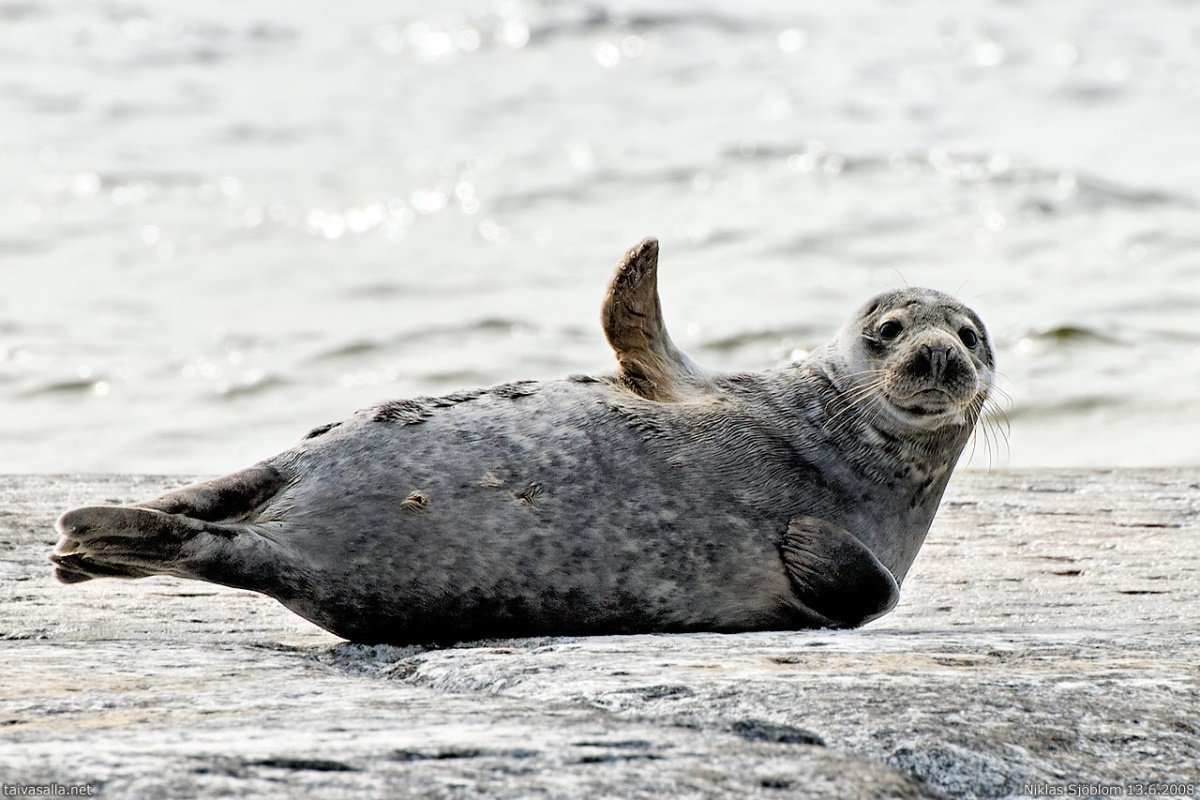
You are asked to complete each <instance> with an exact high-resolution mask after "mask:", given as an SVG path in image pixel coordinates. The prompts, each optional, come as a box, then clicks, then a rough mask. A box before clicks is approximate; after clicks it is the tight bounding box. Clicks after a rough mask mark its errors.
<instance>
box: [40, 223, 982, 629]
mask: <svg viewBox="0 0 1200 800" xmlns="http://www.w3.org/2000/svg"><path fill="white" fill-rule="evenodd" d="M657 262H658V243H657V242H656V241H655V240H653V239H647V240H645V241H643V242H642V243H641V244H639V245H638V246H636V247H634V248H633V249H632V250H630V251H629V252H628V253H627V254H626V255H625V257H624V259H623V260H622V261H621V262H620V264H619V265H618V267H617V270H616V274H615V275H614V277H613V279H612V282H611V284H610V286H609V289H608V293H607V296H606V298H605V302H604V307H603V312H602V322H603V327H604V332H605V334H606V336H607V338H608V341H609V343H610V344H611V345H612V347H613V350H614V351H615V353H616V357H617V361H618V363H619V370H618V371H617V372H616V373H614V374H609V375H603V376H599V377H593V376H584V375H576V376H571V377H568V378H565V379H563V380H556V381H548V382H534V381H518V382H516V383H509V384H505V385H502V386H494V387H491V388H488V389H473V390H469V391H461V392H455V393H453V394H449V395H446V396H443V397H423V398H416V399H409V400H398V401H392V402H385V403H382V404H380V405H377V406H374V407H371V408H367V409H364V410H362V411H359V412H357V413H355V414H354V415H353V416H351V417H350V418H349V419H346V420H344V421H342V422H337V423H332V424H329V425H324V426H322V427H320V428H317V429H315V430H313V431H312V432H311V433H309V434H308V436H307V437H305V438H304V440H303V441H301V442H300V443H299V444H298V445H297V446H296V447H294V448H292V449H290V450H288V451H286V452H284V453H281V454H279V455H277V456H275V457H273V458H269V459H267V460H265V461H263V462H261V463H259V464H257V465H255V466H253V467H250V468H249V469H245V470H242V471H240V472H235V473H233V474H231V475H228V476H225V477H222V478H217V479H215V480H211V481H208V482H205V483H199V484H196V485H193V486H190V487H187V488H184V489H181V490H179V491H176V492H172V493H170V494H167V495H164V496H162V497H159V498H156V499H152V500H148V501H146V502H141V503H136V504H134V505H130V506H120V507H112V506H97V507H88V508H80V509H76V510H73V511H69V512H67V513H66V514H64V515H63V516H62V517H61V518H60V519H59V521H58V525H57V527H58V531H59V533H60V534H61V539H60V541H59V543H58V546H57V547H56V549H55V552H54V553H53V555H51V560H52V561H53V562H54V564H55V574H56V577H57V578H58V579H59V580H61V581H63V582H66V583H75V582H79V581H84V580H88V579H91V578H98V577H123V578H139V577H144V576H148V575H173V576H176V577H180V578H191V579H196V580H203V581H211V582H214V583H219V584H224V585H227V586H234V587H239V588H242V589H249V590H253V591H256V592H261V593H263V594H266V595H269V596H271V597H274V598H275V599H277V600H279V601H280V602H281V603H283V604H284V605H285V606H287V607H288V608H289V609H291V610H292V611H294V612H295V613H297V614H299V615H300V616H302V617H304V618H306V619H308V620H311V621H312V622H314V623H316V624H317V625H319V626H321V627H322V628H325V629H326V630H328V631H330V632H332V633H334V634H336V635H338V636H340V637H343V638H346V639H350V640H353V641H359V642H372V643H378V642H387V643H393V644H402V643H421V642H434V643H436V642H449V641H457V640H463V639H471V638H483V637H500V636H525V635H543V634H579V635H583V634H619V633H636V632H656V631H657V632H684V631H723V632H733V631H750V630H766V629H799V628H806V627H854V626H858V625H861V624H863V623H865V622H867V621H869V620H872V619H874V618H876V617H878V616H880V615H882V614H884V613H886V612H887V611H889V610H890V609H891V608H892V607H893V606H894V605H895V603H896V601H897V599H898V596H899V586H900V584H901V583H902V582H903V580H904V576H905V574H906V573H907V572H908V570H909V567H910V566H911V564H912V562H913V559H914V558H915V557H916V554H917V551H918V549H919V548H920V546H921V544H922V542H923V541H924V539H925V536H926V533H927V532H928V530H929V526H930V524H931V522H932V520H933V517H934V513H935V512H936V511H937V508H938V504H939V503H940V501H941V497H942V493H943V490H944V489H945V487H946V483H947V481H948V480H949V478H950V474H951V471H952V470H953V468H954V465H955V463H956V461H957V460H958V458H959V456H960V454H961V452H962V450H963V448H964V445H965V443H966V442H967V440H968V437H969V435H970V433H971V430H972V428H973V427H974V425H975V423H976V422H977V420H978V418H979V416H980V414H981V411H982V408H983V405H984V402H985V400H986V399H987V397H988V392H989V390H990V389H991V386H992V375H993V361H994V355H993V351H992V347H991V345H990V343H989V340H988V334H987V331H986V330H985V328H984V326H983V323H982V322H981V321H980V319H979V317H978V316H977V315H976V314H975V313H974V312H973V311H971V310H970V309H969V308H967V307H966V306H964V305H963V304H962V303H960V302H958V301H957V300H955V299H954V298H952V297H950V296H948V295H946V294H942V293H941V292H937V291H934V290H930V289H903V290H898V291H891V292H887V293H884V294H881V295H879V296H877V297H875V298H873V299H871V300H870V301H868V302H867V303H866V304H865V305H863V306H862V307H861V308H860V309H859V310H858V311H857V313H855V314H854V316H853V318H852V319H851V320H850V322H849V324H848V325H847V326H846V327H845V328H844V329H843V330H842V331H841V332H840V333H839V334H838V335H837V336H836V337H835V338H834V339H833V340H832V341H830V342H829V343H828V344H826V345H824V346H822V347H820V348H819V349H817V350H815V351H814V352H813V353H812V354H811V355H810V356H809V357H808V358H806V359H804V360H802V361H800V362H798V363H794V364H790V365H788V366H785V367H782V368H779V369H775V370H771V371H767V372H762V373H734V374H721V373H716V372H710V371H706V370H704V369H702V368H700V367H699V366H697V365H696V364H695V363H694V362H693V361H692V360H691V359H690V358H688V357H687V356H686V355H685V354H684V353H682V352H681V351H680V350H679V349H678V348H677V347H676V346H675V344H674V343H673V342H672V341H671V337H670V336H669V335H668V333H667V330H666V327H665V325H664V323H663V315H662V308H661V305H660V302H659V297H658V288H657V275H656V273H657Z"/></svg>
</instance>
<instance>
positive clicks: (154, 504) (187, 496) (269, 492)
mask: <svg viewBox="0 0 1200 800" xmlns="http://www.w3.org/2000/svg"><path fill="white" fill-rule="evenodd" d="M283 486H284V479H283V476H282V475H280V474H279V472H278V471H277V470H275V469H274V468H273V467H268V466H264V465H259V466H257V467H250V468H249V469H244V470H241V471H240V472H234V473H231V474H229V475H223V476H221V477H220V478H213V479H212V480H210V481H204V482H202V483H195V484H192V485H191V486H185V487H184V488H182V489H180V490H178V491H175V492H169V493H167V494H164V495H163V496H162V497H156V498H154V499H153V500H147V501H146V502H144V503H135V504H134V505H135V506H137V507H138V508H150V509H154V510H155V511H163V512H166V513H167V514H182V515H184V516H186V517H191V518H192V519H201V520H205V521H207V522H242V521H244V520H247V519H249V518H250V517H251V516H252V515H253V514H254V512H255V511H257V510H258V509H259V508H260V507H261V506H262V505H263V504H265V503H266V502H267V501H268V500H270V499H271V498H272V497H274V496H275V495H276V494H277V493H278V492H279V490H280V489H282V488H283Z"/></svg>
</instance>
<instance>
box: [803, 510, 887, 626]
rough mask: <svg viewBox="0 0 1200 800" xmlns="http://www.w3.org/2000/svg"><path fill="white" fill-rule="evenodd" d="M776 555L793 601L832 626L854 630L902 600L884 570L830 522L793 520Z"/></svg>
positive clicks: (844, 531)
mask: <svg viewBox="0 0 1200 800" xmlns="http://www.w3.org/2000/svg"><path fill="white" fill-rule="evenodd" d="M779 552H780V556H781V557H782V558H783V565H784V567H785V568H786V569H787V573H788V577H789V578H791V580H792V590H793V591H794V592H795V594H796V597H797V598H798V599H799V600H800V602H802V603H803V604H804V605H805V607H806V608H809V609H811V610H812V611H814V612H816V613H817V614H819V615H821V616H822V617H824V618H825V619H827V620H829V624H830V627H834V628H856V627H858V626H859V625H862V624H864V623H866V622H870V621H871V620H873V619H875V618H876V617H880V616H882V615H884V614H886V613H887V612H888V611H891V610H892V607H893V606H895V605H896V601H897V600H899V599H900V587H899V586H897V585H896V579H895V578H893V577H892V573H891V572H889V571H888V569H887V567H885V566H883V564H881V563H879V559H877V558H875V556H874V555H873V554H872V553H871V551H870V550H868V549H867V548H866V546H865V545H863V543H862V542H860V541H859V540H858V539H856V538H854V535H853V534H851V533H850V532H849V531H847V530H846V529H845V528H841V527H838V526H837V525H834V524H833V523H831V522H826V521H824V520H821V519H817V518H815V517H796V518H794V519H793V520H792V521H791V522H789V523H788V529H787V533H785V534H784V535H783V543H782V544H781V545H780V548H779Z"/></svg>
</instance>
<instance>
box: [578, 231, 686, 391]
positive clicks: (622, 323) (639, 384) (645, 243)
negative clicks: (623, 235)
mask: <svg viewBox="0 0 1200 800" xmlns="http://www.w3.org/2000/svg"><path fill="white" fill-rule="evenodd" d="M601 321H602V322H603V323H604V335H605V337H606V338H607V339H608V343H609V344H610V345H612V349H613V350H614V351H615V352H616V355H617V362H618V363H619V364H620V365H621V374H620V377H621V381H622V383H624V384H625V385H626V386H627V387H629V388H630V389H632V390H633V391H634V392H636V393H638V394H640V395H641V396H642V397H645V398H647V399H649V400H661V401H672V400H678V399H680V398H681V396H683V395H686V394H687V393H688V389H689V388H690V387H693V386H694V385H695V384H697V383H698V382H700V381H701V380H702V376H703V372H702V371H701V370H700V368H699V367H697V366H696V364H695V363H694V362H693V361H692V360H691V359H690V358H688V357H687V356H686V355H684V353H683V352H682V351H681V350H679V348H677V347H676V346H675V344H674V342H672V341H671V337H670V335H668V334H667V327H666V325H665V324H664V323H663V315H662V305H661V304H660V303H659V299H658V240H657V239H653V238H647V239H643V240H642V241H641V243H640V244H638V245H637V246H636V247H634V248H633V249H632V250H630V251H629V252H627V253H626V254H625V257H624V258H623V259H621V263H620V264H618V265H617V271H616V273H615V274H614V275H613V279H612V282H611V283H610V284H609V287H608V296H607V297H606V298H605V300H604V308H603V310H602V311H601Z"/></svg>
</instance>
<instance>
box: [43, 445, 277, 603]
mask: <svg viewBox="0 0 1200 800" xmlns="http://www.w3.org/2000/svg"><path fill="white" fill-rule="evenodd" d="M284 483H285V481H284V479H283V477H282V476H281V475H280V474H279V473H278V472H277V471H276V470H274V469H272V468H271V467H266V466H258V467H251V468H250V469H245V470H242V471H240V472H235V473H233V474H231V475H226V476H224V477H221V478H215V479H213V480H211V481H205V482H203V483H197V484H194V485H192V486H188V487H185V488H183V489H180V490H179V491H176V492H170V493H169V494H165V495H163V496H161V497H158V498H155V499H153V500H148V501H146V502H144V503H137V504H135V505H133V506H94V507H88V508H77V509H75V510H74V511H68V512H67V513H66V514H63V515H62V516H61V517H60V518H59V520H58V525H57V527H58V531H59V533H60V534H61V535H62V538H61V539H60V540H59V543H58V546H57V547H56V548H55V550H54V554H53V555H51V556H50V560H51V561H53V562H54V564H55V571H54V574H55V577H56V578H58V579H59V580H60V581H62V582H63V583H79V582H81V581H86V580H89V579H91V578H110V577H111V578H144V577H147V576H149V575H174V576H176V577H180V578H196V579H199V580H206V581H212V582H213V583H221V584H225V585H227V586H237V587H239V588H243V589H259V588H261V587H262V586H263V585H264V582H265V581H269V580H270V579H271V577H272V576H273V575H275V574H276V573H278V571H279V569H280V565H281V563H284V562H285V561H286V559H282V558H281V553H280V552H278V551H279V548H278V545H276V544H275V543H274V542H272V541H271V540H269V539H267V538H265V537H264V536H262V535H261V534H260V533H258V532H257V531H256V530H255V526H254V525H252V524H248V523H249V522H250V521H252V520H253V519H254V518H255V517H256V515H257V512H258V511H259V510H260V509H261V508H262V507H263V506H264V505H265V504H266V503H267V502H268V501H269V500H270V499H271V498H272V497H274V496H275V495H276V494H277V493H278V492H279V490H280V489H282V488H283V486H284Z"/></svg>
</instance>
